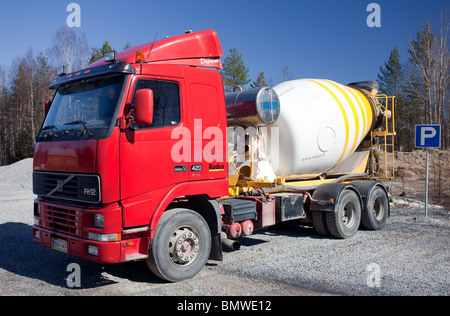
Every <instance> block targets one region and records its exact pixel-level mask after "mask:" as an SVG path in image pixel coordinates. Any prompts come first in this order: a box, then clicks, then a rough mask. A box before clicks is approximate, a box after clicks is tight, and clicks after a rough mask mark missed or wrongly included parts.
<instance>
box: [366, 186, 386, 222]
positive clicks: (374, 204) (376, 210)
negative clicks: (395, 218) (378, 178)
mask: <svg viewBox="0 0 450 316" xmlns="http://www.w3.org/2000/svg"><path fill="white" fill-rule="evenodd" d="M388 215H389V199H388V196H387V194H386V191H385V190H383V188H382V187H380V186H376V187H374V188H373V190H372V191H371V192H370V194H369V196H368V197H367V203H366V208H365V209H364V210H363V211H362V214H361V225H362V226H363V227H364V228H366V229H369V230H380V229H383V228H384V226H385V225H386V222H387V218H388Z"/></svg>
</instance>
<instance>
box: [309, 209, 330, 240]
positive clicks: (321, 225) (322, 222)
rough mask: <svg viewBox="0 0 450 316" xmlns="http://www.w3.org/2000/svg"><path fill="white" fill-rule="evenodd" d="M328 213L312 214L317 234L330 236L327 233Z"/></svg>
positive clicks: (316, 212)
mask: <svg viewBox="0 0 450 316" xmlns="http://www.w3.org/2000/svg"><path fill="white" fill-rule="evenodd" d="M326 216H327V212H321V211H313V212H312V222H313V226H314V229H315V230H316V232H317V233H318V234H320V235H322V236H329V235H330V234H329V233H328V231H327V228H326V225H327V218H326Z"/></svg>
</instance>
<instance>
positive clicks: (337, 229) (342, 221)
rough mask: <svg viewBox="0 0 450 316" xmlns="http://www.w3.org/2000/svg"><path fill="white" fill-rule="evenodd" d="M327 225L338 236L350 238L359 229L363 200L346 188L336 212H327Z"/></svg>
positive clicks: (333, 234)
mask: <svg viewBox="0 0 450 316" xmlns="http://www.w3.org/2000/svg"><path fill="white" fill-rule="evenodd" d="M326 219H327V227H328V230H329V232H330V234H331V235H332V236H334V237H336V238H342V239H346V238H350V237H353V236H354V235H355V234H356V232H357V231H358V228H359V224H360V222H361V202H360V199H359V197H358V195H357V194H356V193H355V192H354V191H352V190H344V191H343V192H342V193H341V196H340V197H339V200H338V204H337V206H336V210H335V212H327V214H326Z"/></svg>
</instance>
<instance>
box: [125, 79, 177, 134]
mask: <svg viewBox="0 0 450 316" xmlns="http://www.w3.org/2000/svg"><path fill="white" fill-rule="evenodd" d="M140 89H151V90H153V123H152V124H151V125H148V126H139V125H137V124H135V123H133V124H132V127H133V128H134V129H142V128H157V127H168V126H176V125H178V124H179V123H180V120H181V113H180V112H181V111H180V107H181V106H180V88H179V86H178V84H177V83H175V82H169V81H159V80H139V81H138V82H137V83H136V88H135V92H134V93H136V91H138V90H140ZM131 106H132V107H133V108H134V97H133V100H132V102H131Z"/></svg>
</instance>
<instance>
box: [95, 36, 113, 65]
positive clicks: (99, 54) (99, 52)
mask: <svg viewBox="0 0 450 316" xmlns="http://www.w3.org/2000/svg"><path fill="white" fill-rule="evenodd" d="M113 50H114V49H113V48H112V47H111V45H109V43H108V41H105V42H104V43H103V46H102V47H101V48H95V47H92V51H91V58H90V59H89V64H92V63H95V62H96V61H97V60H100V59H102V58H103V57H105V54H106V53H108V52H112V51H113Z"/></svg>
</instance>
